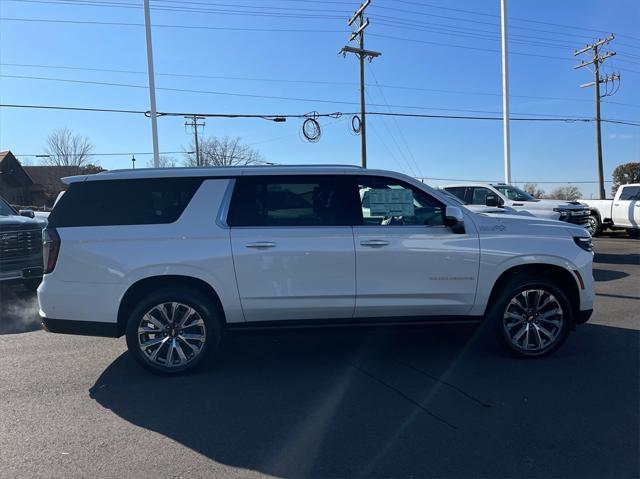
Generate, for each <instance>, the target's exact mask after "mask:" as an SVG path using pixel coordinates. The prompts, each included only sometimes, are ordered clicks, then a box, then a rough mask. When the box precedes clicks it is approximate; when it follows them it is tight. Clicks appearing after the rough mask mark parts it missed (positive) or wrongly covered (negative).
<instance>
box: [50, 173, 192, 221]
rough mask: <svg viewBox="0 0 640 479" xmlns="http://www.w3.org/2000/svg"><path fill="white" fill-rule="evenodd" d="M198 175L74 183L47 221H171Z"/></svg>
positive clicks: (189, 195) (183, 207)
mask: <svg viewBox="0 0 640 479" xmlns="http://www.w3.org/2000/svg"><path fill="white" fill-rule="evenodd" d="M201 183H202V179H201V178H153V179H143V180H106V181H84V182H81V183H73V184H72V185H71V186H70V187H69V189H68V190H67V192H66V193H65V194H64V195H63V196H62V197H61V198H60V200H59V201H58V202H57V203H56V205H55V207H54V208H53V211H52V212H51V215H50V216H49V225H50V226H52V227H69V226H108V225H146V224H160V223H173V222H174V221H176V220H177V219H178V218H179V217H180V215H181V214H182V212H183V211H184V209H185V208H186V206H187V205H188V204H189V201H191V198H192V197H193V195H194V194H195V192H196V190H197V189H198V187H199V186H200V184H201Z"/></svg>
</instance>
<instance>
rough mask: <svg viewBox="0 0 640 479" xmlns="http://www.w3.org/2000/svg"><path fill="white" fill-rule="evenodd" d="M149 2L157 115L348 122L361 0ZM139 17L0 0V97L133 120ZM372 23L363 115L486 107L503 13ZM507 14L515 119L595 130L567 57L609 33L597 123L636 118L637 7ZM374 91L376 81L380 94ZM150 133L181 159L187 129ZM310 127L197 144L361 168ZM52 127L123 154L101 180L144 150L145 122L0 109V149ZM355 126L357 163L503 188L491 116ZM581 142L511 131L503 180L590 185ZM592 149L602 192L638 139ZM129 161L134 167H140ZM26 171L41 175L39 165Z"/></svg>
mask: <svg viewBox="0 0 640 479" xmlns="http://www.w3.org/2000/svg"><path fill="white" fill-rule="evenodd" d="M151 3H152V8H153V10H152V22H153V24H154V29H153V42H154V56H155V69H156V73H157V76H156V85H157V87H159V88H160V89H159V90H158V91H157V103H158V110H159V111H169V112H203V113H261V114H282V113H290V114H297V113H306V112H309V111H313V110H317V111H319V112H333V111H342V112H350V111H356V110H357V109H358V106H357V102H358V101H359V96H358V84H357V81H358V65H357V61H356V59H355V57H347V58H342V57H341V56H339V55H337V52H338V51H339V50H340V48H341V47H342V46H343V45H345V43H346V41H347V39H348V35H349V27H348V26H347V25H346V20H347V19H348V17H349V16H350V14H351V12H353V11H354V10H355V8H357V5H358V2H354V1H349V0H332V1H321V0H298V1H292V0H189V1H187V0H152V2H151ZM141 4H142V0H139V1H138V0H95V1H79V0H45V1H33V0H26V1H25V0H0V17H2V20H0V63H1V64H0V75H1V76H0V102H1V103H16V104H39V105H62V106H74V107H97V108H116V109H132V110H147V109H148V108H149V97H148V91H147V89H146V82H147V77H146V56H145V54H146V49H145V39H144V28H142V27H141V26H139V25H141V24H142V22H143V11H142V9H141V8H140V6H141ZM185 10H190V11H185ZM240 12H241V13H242V14H240ZM368 13H369V17H370V19H371V24H370V26H369V27H368V29H367V38H366V46H367V48H371V49H374V50H378V51H381V52H382V56H381V57H380V58H378V59H376V60H375V61H374V62H373V63H372V64H371V65H370V67H367V69H366V75H367V83H368V84H370V86H369V87H368V88H367V90H368V94H367V101H368V103H370V104H372V106H369V107H368V110H371V111H374V110H375V111H389V110H392V111H402V112H411V113H430V114H454V115H455V114H462V115H465V114H466V115H485V116H486V115H488V114H483V113H475V112H485V111H486V112H500V110H501V97H500V95H499V94H500V91H501V69H500V68H501V65H500V53H499V49H500V42H499V40H498V38H499V37H498V36H499V26H498V22H499V14H500V2H499V0H482V1H472V0H458V1H453V0H450V1H446V2H445V1H436V0H433V1H431V0H430V1H426V0H372V6H371V7H370V8H369V10H368ZM509 16H510V17H512V19H511V21H510V25H509V34H510V39H511V40H512V42H511V45H510V50H511V52H512V54H511V55H510V58H509V61H510V81H511V94H512V95H513V96H512V98H511V110H512V114H513V116H516V115H517V116H523V115H533V114H542V115H560V116H567V117H571V116H576V117H593V115H594V101H593V89H592V88H588V89H580V88H579V85H580V84H581V83H585V82H588V81H590V80H592V77H593V75H592V73H591V72H589V71H588V70H587V69H581V70H573V69H572V66H573V65H574V64H575V63H577V61H576V59H575V58H573V49H574V48H579V47H580V46H582V45H584V44H585V43H587V42H590V41H592V40H593V39H594V38H596V37H598V36H603V35H604V34H605V33H606V32H614V33H615V34H616V35H617V38H616V40H615V41H614V42H613V43H612V44H611V49H612V50H615V51H617V52H618V55H617V56H615V57H613V58H612V59H610V60H607V62H606V63H605V68H604V70H605V72H612V71H620V73H621V75H622V82H621V84H620V88H619V91H618V92H617V94H616V95H615V96H612V97H610V98H607V99H606V100H605V103H603V118H612V119H622V120H632V121H636V122H638V121H640V87H639V85H640V31H638V29H637V25H638V24H640V5H639V4H638V2H637V1H636V0H611V1H609V2H607V3H606V4H604V3H602V2H596V1H595V0H562V1H558V0H554V1H550V0H536V1H525V0H510V1H509ZM25 19H31V20H34V19H35V20H47V22H42V21H25ZM51 20H56V21H59V20H62V21H63V22H50V21H51ZM67 21H72V22H104V23H110V24H109V25H105V24H95V23H66V22H67ZM113 23H125V24H134V25H114V24H113ZM183 27H192V28H183ZM193 27H198V28H193ZM200 27H205V28H200ZM259 30H268V31H259ZM286 30H295V31H286ZM532 55H534V56H532ZM535 55H538V56H535ZM549 57H553V58H549ZM34 65H35V66H34ZM52 67H72V68H74V69H65V68H52ZM76 68H77V69H76ZM97 70H120V72H113V71H97ZM176 75H196V76H200V77H185V76H176ZM15 77H23V78H15ZM24 77H39V78H47V79H49V80H42V79H39V80H38V79H27V78H24ZM202 77H205V78H202ZM212 77H213V78H212ZM221 77H224V78H221ZM52 79H58V80H59V79H63V80H74V82H69V81H54V80H52ZM376 81H377V83H379V84H380V85H383V86H382V87H381V88H378V87H377V85H376ZM79 82H102V83H118V84H126V85H133V86H134V87H122V86H113V85H98V84H95V83H94V84H87V83H79ZM162 88H168V89H172V88H173V89H181V90H185V89H186V90H200V91H206V92H208V93H193V92H178V91H170V90H162ZM229 94H234V95H229ZM235 94H246V95H257V96H267V97H287V98H297V99H306V100H309V101H301V100H286V99H273V98H255V97H243V96H235ZM318 100H322V101H318ZM332 102H337V103H332ZM350 103H353V104H350ZM373 104H376V105H378V106H373ZM387 104H388V105H392V106H391V107H389V108H387V106H386V105H387ZM466 110H472V111H473V112H467V113H465V111H466ZM158 122H159V136H160V150H161V151H165V152H173V151H182V150H184V149H185V148H186V147H187V145H188V143H189V141H190V138H191V134H190V132H189V131H188V130H186V129H185V126H184V119H183V118H179V117H177V118H172V117H164V118H160V119H159V120H158ZM321 123H322V125H323V130H322V138H321V139H320V141H319V142H318V143H314V144H310V143H307V142H304V141H303V140H302V139H301V136H300V133H299V132H300V121H298V120H289V121H287V122H286V123H273V122H269V121H264V120H255V119H207V120H206V126H205V128H204V134H205V135H219V136H224V135H229V136H239V137H241V138H242V139H243V141H244V142H246V143H248V144H251V145H253V146H254V147H255V148H256V149H258V150H259V151H260V152H261V153H262V155H263V156H264V158H265V159H266V160H267V161H271V162H275V163H355V164H357V163H359V161H360V139H359V137H356V136H354V135H353V134H352V133H351V132H350V130H349V125H350V120H349V118H348V117H342V119H339V120H334V119H323V120H322V121H321ZM62 126H67V127H69V128H71V129H72V130H74V131H75V132H77V133H80V134H82V135H86V136H88V137H90V138H91V140H92V142H93V143H94V144H95V149H94V152H95V153H114V152H117V153H119V152H123V153H126V154H125V155H123V156H99V157H96V160H97V161H98V162H99V163H100V164H101V165H102V166H104V167H105V168H126V167H129V166H130V164H131V162H130V159H131V155H130V154H129V153H128V152H140V153H143V152H150V151H151V135H150V125H149V120H148V119H147V118H145V117H143V116H140V115H123V114H113V113H83V112H62V111H44V110H16V109H7V108H2V109H0V150H4V149H11V150H12V151H13V152H15V153H16V154H38V153H42V152H43V149H44V146H45V143H46V138H47V135H48V134H49V133H50V132H51V131H53V130H54V129H56V128H58V127H62ZM367 126H368V152H369V166H370V167H376V168H387V169H393V170H398V171H403V172H405V173H408V174H414V175H419V176H424V177H429V178H456V179H458V178H459V179H477V180H499V179H501V178H502V169H503V166H502V125H501V122H499V121H468V120H450V119H446V120H445V119H410V118H397V119H393V118H388V117H387V118H382V117H368V122H367ZM594 136H595V133H594V125H593V123H556V122H552V123H532V122H512V136H511V144H512V172H513V173H512V175H513V180H514V181H515V182H523V181H534V182H539V183H541V185H540V186H542V187H543V188H545V189H546V190H547V191H549V190H551V189H552V188H553V187H555V186H557V185H555V184H551V183H544V184H543V182H568V181H594V180H596V179H597V173H596V159H595V158H596V157H595V141H594ZM603 143H604V157H605V176H606V178H607V179H609V178H610V176H611V171H612V170H613V168H614V167H615V166H616V165H618V164H620V163H625V162H629V161H640V128H639V127H637V126H635V127H634V126H626V125H615V124H608V123H607V124H603ZM173 156H176V157H177V158H178V159H179V160H180V159H181V158H182V157H181V155H179V154H177V155H173ZM137 158H138V160H141V161H139V162H138V165H139V166H141V165H143V164H145V163H146V162H147V161H148V159H149V158H151V157H150V156H144V155H138V156H137ZM22 159H25V160H27V161H30V162H31V163H32V164H36V163H37V160H36V159H35V158H27V157H23V158H22ZM432 183H434V184H437V183H442V182H439V181H435V180H434V181H432ZM596 186H597V185H596V184H595V183H592V184H581V185H580V187H581V189H582V191H583V193H584V195H585V197H589V196H590V195H591V194H593V193H595V192H596ZM608 189H609V188H608V186H607V190H608Z"/></svg>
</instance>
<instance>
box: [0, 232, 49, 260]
mask: <svg viewBox="0 0 640 479" xmlns="http://www.w3.org/2000/svg"><path fill="white" fill-rule="evenodd" d="M38 251H42V230H40V229H37V230H26V231H3V232H2V233H0V260H1V261H2V262H5V261H10V260H12V259H16V258H20V257H23V256H30V255H33V254H36V253H38Z"/></svg>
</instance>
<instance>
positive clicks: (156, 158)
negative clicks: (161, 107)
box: [144, 0, 160, 168]
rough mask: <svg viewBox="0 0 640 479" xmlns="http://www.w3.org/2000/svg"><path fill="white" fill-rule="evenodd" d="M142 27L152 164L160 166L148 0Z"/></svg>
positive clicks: (145, 0)
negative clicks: (147, 75) (144, 35)
mask: <svg viewBox="0 0 640 479" xmlns="http://www.w3.org/2000/svg"><path fill="white" fill-rule="evenodd" d="M144 27H145V32H146V37H147V72H148V73H149V103H150V113H151V136H152V138H153V166H154V167H155V168H159V167H160V155H159V154H158V118H157V116H156V82H155V74H154V72H153V45H152V42H151V12H150V10H149V0H144Z"/></svg>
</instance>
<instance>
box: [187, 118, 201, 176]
mask: <svg viewBox="0 0 640 479" xmlns="http://www.w3.org/2000/svg"><path fill="white" fill-rule="evenodd" d="M185 118H186V119H187V120H191V122H188V121H185V122H184V126H190V127H191V130H192V131H193V141H194V143H195V145H196V148H195V150H196V166H202V161H201V158H200V144H199V143H198V127H199V126H201V127H202V128H204V116H198V115H189V116H185ZM198 120H202V123H198Z"/></svg>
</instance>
